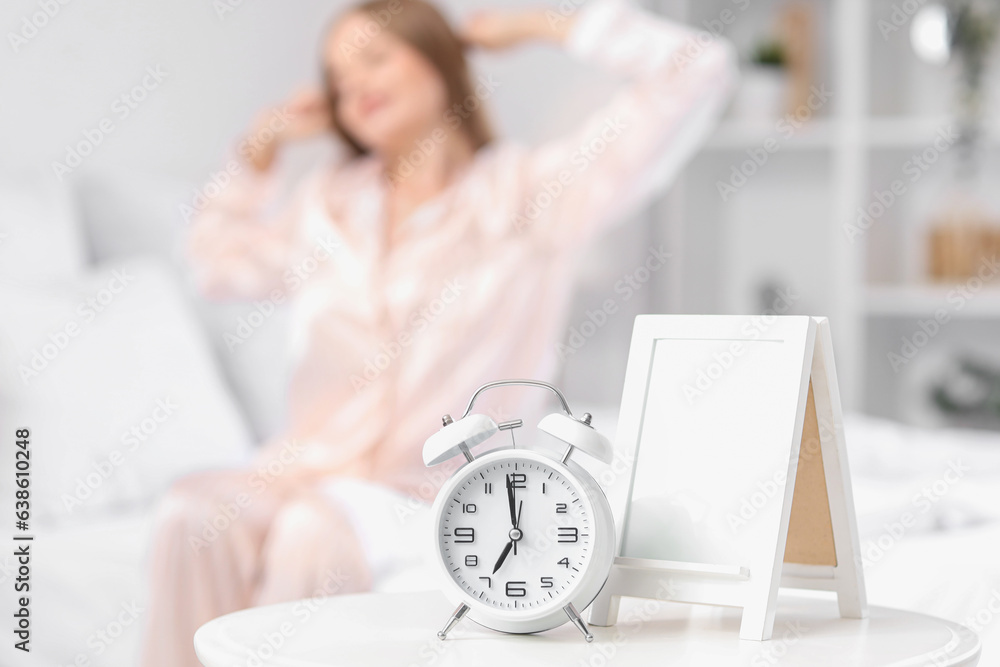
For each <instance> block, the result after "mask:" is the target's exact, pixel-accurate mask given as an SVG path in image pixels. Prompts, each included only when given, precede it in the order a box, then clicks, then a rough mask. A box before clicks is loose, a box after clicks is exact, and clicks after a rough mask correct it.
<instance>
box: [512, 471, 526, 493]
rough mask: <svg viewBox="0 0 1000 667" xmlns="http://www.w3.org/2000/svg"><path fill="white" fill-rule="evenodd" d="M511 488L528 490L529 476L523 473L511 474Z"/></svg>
mask: <svg viewBox="0 0 1000 667" xmlns="http://www.w3.org/2000/svg"><path fill="white" fill-rule="evenodd" d="M510 486H511V488H514V489H526V488H528V476H527V475H525V474H524V473H523V472H513V473H511V474H510Z"/></svg>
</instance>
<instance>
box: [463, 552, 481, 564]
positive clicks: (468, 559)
mask: <svg viewBox="0 0 1000 667" xmlns="http://www.w3.org/2000/svg"><path fill="white" fill-rule="evenodd" d="M477 565H479V556H477V555H475V554H472V555H471V556H466V557H465V567H476V566H477Z"/></svg>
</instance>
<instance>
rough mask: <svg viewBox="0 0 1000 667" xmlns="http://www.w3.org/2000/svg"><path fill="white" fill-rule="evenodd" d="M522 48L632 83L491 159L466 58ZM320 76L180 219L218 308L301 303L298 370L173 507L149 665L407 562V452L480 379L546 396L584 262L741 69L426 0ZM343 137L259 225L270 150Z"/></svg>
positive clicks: (267, 116) (369, 30)
mask: <svg viewBox="0 0 1000 667" xmlns="http://www.w3.org/2000/svg"><path fill="white" fill-rule="evenodd" d="M528 41H544V42H549V43H551V44H554V45H557V46H559V47H561V48H564V49H565V50H566V51H567V52H568V53H570V54H571V55H573V56H575V57H576V58H578V59H580V60H581V61H583V62H585V63H592V64H595V65H598V66H601V67H604V68H608V69H610V70H612V71H614V72H616V73H618V74H620V75H623V76H624V77H625V78H627V79H628V83H627V84H626V85H624V86H623V88H622V90H621V91H620V92H619V93H618V94H617V95H616V96H614V97H613V98H612V99H611V100H610V101H609V102H608V103H607V104H606V105H605V106H603V108H600V109H598V110H596V111H595V112H594V113H593V114H592V115H591V117H590V119H589V120H588V121H586V122H585V123H583V124H582V125H581V126H580V127H578V128H576V130H575V131H573V132H570V133H568V134H566V135H565V136H563V137H559V138H557V139H555V140H553V141H550V142H548V143H544V144H542V145H541V146H538V147H534V148H525V147H522V146H519V145H515V144H512V143H507V142H501V141H496V140H494V138H493V136H492V133H491V130H490V127H489V124H488V122H487V119H486V116H485V113H484V106H485V102H486V98H488V97H489V96H490V95H491V94H492V92H493V89H494V87H495V83H496V82H493V81H491V80H489V79H482V78H481V79H478V80H476V79H473V78H472V76H471V75H470V73H469V70H468V66H467V63H466V60H465V55H464V49H465V48H466V47H467V46H478V47H482V48H487V49H504V48H508V47H512V46H515V45H518V44H521V43H524V42H528ZM323 63H324V68H325V72H324V83H325V88H324V90H322V91H310V92H305V93H301V94H299V95H298V96H296V97H295V98H294V99H292V100H291V101H289V103H288V104H287V105H286V108H285V109H284V111H283V113H282V114H280V118H281V122H278V123H275V122H273V121H274V119H275V118H277V117H279V116H278V115H276V114H275V113H273V112H265V113H264V114H262V116H261V121H260V123H259V125H258V127H256V128H254V129H253V130H252V131H251V133H250V140H249V141H248V142H246V143H245V144H244V145H245V146H249V147H250V150H248V151H247V155H246V157H247V159H248V162H249V165H247V166H245V168H244V169H243V170H242V173H240V174H239V177H238V178H237V179H235V180H234V182H233V183H232V184H230V186H229V187H228V188H227V189H225V191H224V192H223V193H222V194H221V195H220V196H218V197H217V198H215V199H214V200H213V201H212V202H211V203H210V205H209V206H208V207H207V208H206V209H205V210H204V211H203V212H202V214H201V216H200V217H199V219H198V220H197V221H196V223H195V226H194V230H193V235H192V241H191V254H192V256H193V258H194V260H195V263H196V266H197V270H198V272H199V275H200V278H201V282H202V284H203V286H204V289H205V290H206V292H208V293H209V294H211V295H216V296H229V297H232V296H235V297H240V298H272V299H275V300H277V299H278V298H282V299H283V298H288V299H289V300H290V301H291V302H292V304H293V312H294V317H295V325H294V327H293V329H294V330H293V336H294V352H295V357H296V366H295V371H294V375H293V378H292V382H291V387H290V395H289V427H288V430H287V433H286V434H285V435H284V437H282V438H279V439H277V440H275V441H274V442H272V443H269V444H268V445H267V446H265V447H264V448H263V449H262V451H261V453H260V455H259V459H258V461H257V463H256V465H254V466H252V467H251V468H249V469H247V470H237V471H225V472H209V473H202V474H200V475H195V476H192V477H188V478H185V479H182V480H180V481H179V482H178V483H177V484H175V486H174V487H173V489H172V490H171V492H170V493H169V494H168V496H167V497H166V499H165V500H164V502H163V504H162V507H161V513H160V517H159V522H158V527H157V532H156V536H155V540H154V544H153V553H152V563H151V567H152V589H153V590H152V600H151V605H150V611H149V615H148V616H149V622H148V629H147V630H148V631H147V637H146V643H145V650H144V662H143V664H144V665H145V666H146V667H159V666H164V667H165V666H167V665H169V666H170V667H181V666H184V667H193V666H194V665H197V662H196V659H195V655H194V652H193V649H192V644H191V639H192V635H193V633H194V631H195V629H197V628H198V626H199V625H201V624H202V623H204V622H206V621H208V620H209V619H211V618H213V617H215V616H218V615H220V614H223V613H226V612H230V611H233V610H236V609H240V608H243V607H247V606H251V605H257V604H264V603H272V602H278V601H283V600H291V599H295V598H301V597H306V596H311V595H316V594H331V593H344V592H352V591H364V590H368V589H369V588H370V587H371V586H372V585H373V583H377V582H378V581H379V579H380V578H381V577H383V576H385V574H386V573H387V572H390V571H391V569H392V567H393V566H394V565H398V564H399V562H400V561H401V560H405V559H407V558H412V557H413V553H414V547H413V546H412V542H413V540H411V539H409V538H408V536H407V532H406V531H407V530H408V525H412V522H410V524H408V523H407V517H408V516H409V515H410V514H412V513H413V512H416V511H419V508H420V507H421V506H422V504H421V503H422V501H430V500H432V499H433V496H434V492H435V491H436V489H437V487H438V486H439V485H440V483H441V482H442V481H443V479H442V478H441V475H440V474H438V475H437V476H434V475H431V474H429V473H428V471H427V469H426V468H425V467H424V466H423V464H422V461H421V453H420V450H421V446H422V444H423V441H424V439H425V438H426V437H427V436H429V435H430V434H431V433H432V432H433V431H434V430H436V428H437V427H438V425H439V424H438V422H437V419H438V417H439V416H440V415H442V414H445V413H448V412H453V411H454V410H456V409H458V408H460V407H461V406H462V405H463V402H464V401H465V400H467V398H468V396H469V395H470V394H471V392H472V391H473V390H474V389H475V388H476V387H477V386H478V385H480V384H482V383H484V382H487V381H490V380H495V379H498V378H504V377H532V378H539V379H551V378H552V376H553V374H554V372H555V371H556V355H555V344H556V343H557V342H558V341H559V339H560V338H561V336H562V333H563V319H564V315H565V310H566V307H567V305H568V299H569V296H570V292H571V289H572V283H571V278H572V275H573V263H574V260H575V259H576V258H577V257H578V256H579V255H580V254H581V249H582V248H584V246H586V244H587V243H588V242H590V241H591V240H592V239H593V238H594V237H595V235H597V234H598V233H600V232H601V231H602V230H603V229H605V228H606V227H608V226H609V225H610V224H611V223H613V222H615V221H617V220H620V219H622V218H624V217H625V216H627V215H628V214H629V213H630V212H634V211H635V210H636V209H637V208H638V207H640V206H642V205H643V204H645V203H647V202H648V201H649V199H650V197H651V196H652V195H653V194H655V193H656V192H657V191H658V190H660V189H662V188H663V187H664V185H665V184H667V183H668V182H669V181H670V179H671V178H672V177H673V176H674V174H676V172H677V171H678V169H679V168H680V167H681V165H682V164H683V163H684V161H685V160H686V159H687V158H688V157H689V156H690V155H691V154H692V153H693V152H694V150H695V148H696V147H697V145H698V143H699V141H700V140H701V138H702V137H703V136H704V135H705V134H706V132H707V130H708V129H709V128H710V126H711V124H712V122H713V121H714V119H715V117H716V116H717V114H718V112H719V111H720V108H721V106H722V103H723V102H724V99H725V96H726V92H727V90H728V89H729V87H730V85H731V83H732V81H733V79H734V74H735V67H734V59H733V57H732V51H731V49H730V48H729V47H728V46H727V45H726V44H725V43H720V42H716V41H713V40H711V39H710V38H709V37H708V35H706V34H704V33H702V34H696V33H694V32H691V31H689V30H687V29H684V28H682V27H679V26H677V25H674V24H672V23H669V22H667V21H664V20H661V19H658V18H654V17H653V16H650V15H647V14H644V13H641V12H639V11H636V10H633V9H631V8H629V7H627V6H624V5H621V4H618V3H612V2H604V1H596V2H592V3H590V4H587V5H585V6H584V7H582V8H580V9H577V10H575V11H574V12H572V13H571V14H568V15H566V14H563V13H560V12H559V11H557V10H555V9H552V10H547V11H546V10H538V11H521V12H515V13H505V14H499V13H485V14H480V15H478V16H476V17H475V18H474V19H473V20H472V21H470V22H469V23H468V24H467V25H466V27H465V29H464V31H462V33H461V35H460V36H459V35H457V34H455V33H454V32H453V31H452V30H451V29H450V28H449V26H448V24H447V23H446V22H445V20H444V19H443V18H442V17H441V15H440V14H439V13H438V11H437V10H435V9H434V8H433V7H432V6H431V5H429V4H426V3H424V2H421V1H420V0H403V1H402V2H400V1H399V0H377V1H375V2H368V3H366V4H363V5H361V6H359V7H357V8H355V9H353V10H351V11H348V12H347V13H346V14H344V15H343V16H342V17H341V18H340V19H339V20H338V21H337V22H336V23H335V24H334V25H333V27H332V29H331V30H330V32H329V34H328V36H327V39H326V41H325V46H324V50H323ZM504 85H516V82H510V83H507V82H505V83H504ZM540 111H541V110H540V109H533V110H532V112H533V113H536V112H540ZM331 128H332V129H333V130H334V131H335V132H336V134H337V135H338V136H339V137H340V139H341V140H342V142H341V143H342V144H343V146H344V148H345V152H346V153H347V156H346V157H344V158H342V159H339V160H337V161H335V162H334V163H332V164H329V165H326V166H324V167H322V168H321V169H319V170H317V171H315V172H314V173H313V174H312V175H311V176H310V177H309V178H308V179H307V180H305V181H304V182H302V183H300V184H299V185H298V187H297V190H296V192H295V193H294V196H293V199H292V201H291V203H290V204H289V205H287V206H286V207H284V208H283V209H282V210H281V212H280V213H279V214H278V215H277V216H276V217H270V216H269V212H270V211H272V209H273V201H274V200H275V198H276V196H277V190H278V186H277V181H278V177H277V173H278V171H279V169H278V167H277V163H278V162H280V160H281V156H282V148H283V147H284V146H285V145H287V144H288V143H289V142H292V141H295V140H300V139H304V138H309V137H313V136H317V135H321V134H323V133H325V132H328V131H329V130H330V129H331ZM435 472H436V471H435ZM415 539H425V538H423V537H422V536H421V537H419V538H415Z"/></svg>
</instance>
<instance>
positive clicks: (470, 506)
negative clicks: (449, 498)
mask: <svg viewBox="0 0 1000 667" xmlns="http://www.w3.org/2000/svg"><path fill="white" fill-rule="evenodd" d="M462 513H463V514H475V513H476V504H475V503H467V504H465V505H462Z"/></svg>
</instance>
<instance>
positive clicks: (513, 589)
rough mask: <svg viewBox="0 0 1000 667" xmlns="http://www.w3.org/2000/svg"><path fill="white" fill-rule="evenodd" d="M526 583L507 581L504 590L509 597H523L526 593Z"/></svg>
mask: <svg viewBox="0 0 1000 667" xmlns="http://www.w3.org/2000/svg"><path fill="white" fill-rule="evenodd" d="M527 585H528V582H527V581H508V582H507V586H506V590H505V591H504V592H505V593H507V597H509V598H523V597H524V596H525V595H527V594H528V589H527V588H526V586H527Z"/></svg>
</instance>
